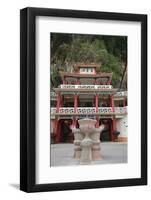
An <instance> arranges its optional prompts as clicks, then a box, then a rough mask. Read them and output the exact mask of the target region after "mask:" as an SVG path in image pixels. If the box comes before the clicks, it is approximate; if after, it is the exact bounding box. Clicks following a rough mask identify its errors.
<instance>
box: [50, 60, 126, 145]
mask: <svg viewBox="0 0 151 200" xmlns="http://www.w3.org/2000/svg"><path fill="white" fill-rule="evenodd" d="M60 75H61V79H62V84H61V85H59V86H58V87H57V88H52V90H53V91H51V137H52V138H53V141H54V142H55V143H60V142H64V141H65V140H66V141H70V142H72V137H73V135H72V133H71V129H70V127H71V126H75V127H78V119H81V118H85V117H88V118H93V119H96V120H97V123H96V127H98V126H99V125H101V124H102V123H103V124H105V127H106V128H105V130H104V133H102V136H100V139H101V140H104V141H127V91H120V92H119V91H118V90H117V89H116V88H113V86H112V75H113V73H103V72H101V65H100V64H94V63H90V64H83V63H80V64H76V65H74V66H73V68H72V69H71V71H70V72H60Z"/></svg>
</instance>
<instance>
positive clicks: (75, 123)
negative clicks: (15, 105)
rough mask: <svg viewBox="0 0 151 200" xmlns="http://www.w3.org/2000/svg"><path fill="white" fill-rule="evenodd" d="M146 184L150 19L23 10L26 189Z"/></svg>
mask: <svg viewBox="0 0 151 200" xmlns="http://www.w3.org/2000/svg"><path fill="white" fill-rule="evenodd" d="M146 184H147V15H143V14H126V13H109V12H94V11H82V10H62V9H47V8H25V9H22V10H21V11H20V189H21V190H23V191H26V192H42V191H56V190H75V189H89V188H104V187H121V186H133V185H146Z"/></svg>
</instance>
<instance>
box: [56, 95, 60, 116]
mask: <svg viewBox="0 0 151 200" xmlns="http://www.w3.org/2000/svg"><path fill="white" fill-rule="evenodd" d="M60 104H61V95H60V93H58V96H57V105H56V112H57V113H58V112H59V108H60Z"/></svg>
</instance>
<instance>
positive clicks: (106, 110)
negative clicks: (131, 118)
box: [51, 107, 127, 115]
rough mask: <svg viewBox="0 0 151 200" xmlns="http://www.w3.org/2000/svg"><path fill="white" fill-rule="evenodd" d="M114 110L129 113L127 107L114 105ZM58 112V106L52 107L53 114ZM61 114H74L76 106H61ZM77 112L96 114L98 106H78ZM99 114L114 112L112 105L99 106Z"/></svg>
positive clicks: (118, 112) (119, 112)
mask: <svg viewBox="0 0 151 200" xmlns="http://www.w3.org/2000/svg"><path fill="white" fill-rule="evenodd" d="M114 112H115V113H116V114H124V113H127V107H114ZM55 113H56V108H51V114H55ZM59 113H60V114H74V113H75V112H74V107H61V108H59ZM76 113H77V114H79V115H80V114H85V115H87V114H95V113H97V112H96V108H95V107H78V108H77V112H76ZM98 113H99V114H112V113H113V111H112V107H99V108H98Z"/></svg>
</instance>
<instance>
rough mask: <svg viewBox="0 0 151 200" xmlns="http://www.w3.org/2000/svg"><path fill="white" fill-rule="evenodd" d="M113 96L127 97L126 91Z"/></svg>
mask: <svg viewBox="0 0 151 200" xmlns="http://www.w3.org/2000/svg"><path fill="white" fill-rule="evenodd" d="M114 96H115V97H122V96H127V91H121V92H117V93H116V94H115V95H114Z"/></svg>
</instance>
